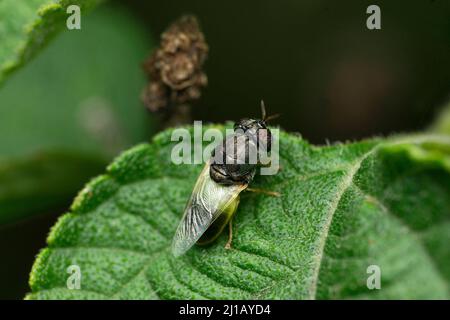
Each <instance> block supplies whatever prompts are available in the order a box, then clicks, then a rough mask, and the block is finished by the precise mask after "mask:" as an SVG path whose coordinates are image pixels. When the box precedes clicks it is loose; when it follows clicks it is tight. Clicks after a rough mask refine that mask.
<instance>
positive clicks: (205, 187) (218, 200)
mask: <svg viewBox="0 0 450 320" xmlns="http://www.w3.org/2000/svg"><path fill="white" fill-rule="evenodd" d="M209 166H210V164H209V162H208V163H206V165H205V167H204V168H203V170H202V172H201V174H200V176H199V177H198V179H197V182H196V184H195V187H194V190H193V191H192V195H191V198H190V200H189V202H188V204H187V206H186V209H185V211H184V215H183V218H182V219H181V222H180V224H179V225H178V229H177V231H176V232H175V236H174V238H173V242H172V253H173V254H174V255H175V256H180V255H182V254H184V253H185V252H186V251H187V250H189V249H190V248H191V247H192V246H193V245H194V244H195V243H196V242H197V240H198V239H200V237H201V236H202V234H203V233H204V232H205V231H206V230H207V229H208V227H209V226H210V225H211V224H212V223H213V222H214V221H215V220H216V219H217V217H218V216H219V215H220V214H221V213H222V212H223V210H224V209H225V208H226V207H227V206H228V205H229V204H230V203H231V202H232V201H233V200H234V199H236V197H237V196H238V195H239V193H240V192H241V191H242V190H244V189H245V188H246V187H247V185H246V184H240V185H220V184H218V183H216V182H215V181H214V180H212V179H211V177H210V175H209Z"/></svg>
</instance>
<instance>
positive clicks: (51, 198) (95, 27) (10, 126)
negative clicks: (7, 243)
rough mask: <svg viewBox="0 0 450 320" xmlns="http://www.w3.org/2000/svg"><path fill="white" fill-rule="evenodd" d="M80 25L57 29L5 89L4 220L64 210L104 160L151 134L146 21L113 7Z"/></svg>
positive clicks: (1, 124)
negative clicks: (144, 98) (146, 103)
mask: <svg viewBox="0 0 450 320" xmlns="http://www.w3.org/2000/svg"><path fill="white" fill-rule="evenodd" d="M2 3H3V2H0V6H1V5H2ZM19 3H22V2H21V1H19V2H17V4H19ZM57 6H59V4H58V5H57ZM13 16H14V15H13ZM81 26H82V29H81V30H72V31H67V30H66V31H65V32H62V33H61V34H59V35H58V36H57V37H56V38H55V39H54V41H52V43H50V44H49V46H47V47H46V48H45V49H43V50H42V52H41V53H40V54H39V56H37V57H36V58H35V59H33V61H30V63H29V64H28V65H27V66H26V67H24V68H22V69H20V70H19V71H18V72H17V73H15V74H14V76H13V77H11V78H10V79H9V81H8V82H7V83H5V85H4V86H3V87H1V88H0V137H1V139H0V150H1V151H0V163H1V166H2V168H4V169H0V189H1V190H4V191H3V192H2V193H1V195H0V198H1V200H0V224H1V223H2V222H6V221H12V220H14V219H20V218H24V217H26V216H27V215H33V214H41V213H42V212H46V211H47V212H48V211H49V210H53V209H56V208H57V209H60V207H59V206H60V205H61V204H67V203H68V202H69V201H70V200H71V199H72V198H73V197H74V195H75V194H76V192H77V191H78V190H79V189H80V187H81V186H82V183H83V181H84V182H85V181H86V180H88V179H89V178H91V177H93V176H95V175H97V174H99V173H101V167H100V164H99V160H98V159H102V161H106V162H102V163H107V162H108V161H109V159H111V158H112V157H113V156H114V155H116V154H117V153H118V152H119V151H121V150H124V149H126V148H128V147H130V146H132V145H134V144H136V143H138V142H140V141H143V140H145V139H146V137H147V136H148V135H149V133H150V131H151V130H150V129H151V122H150V121H148V120H149V117H148V115H147V114H146V110H145V108H144V107H143V106H142V105H141V103H140V101H139V95H140V91H141V89H142V87H143V86H144V85H145V78H144V76H143V72H142V70H141V68H140V64H141V62H142V61H143V59H144V58H145V56H146V54H147V53H148V50H149V46H150V45H151V41H150V39H149V37H148V35H147V34H146V32H145V31H144V28H143V26H141V25H140V24H139V23H138V22H136V19H134V17H132V15H131V14H130V13H129V12H127V11H126V10H125V9H124V8H122V7H110V6H102V7H99V8H98V9H97V10H95V12H92V13H91V14H89V15H87V14H86V15H84V11H83V12H82V20H81ZM123 34H127V36H126V37H124V36H123ZM56 150H59V152H58V153H63V154H66V156H65V157H61V156H55V155H54V154H55V151H56ZM43 154H44V155H46V156H45V157H48V159H49V161H50V162H51V165H52V166H53V167H52V169H51V170H50V169H49V170H47V169H46V171H45V172H46V175H43V174H42V166H45V164H44V163H43V162H41V161H38V162H39V163H38V164H36V159H37V158H41V157H42V155H43ZM58 159H60V160H64V159H65V160H64V162H58V161H57V160H58ZM94 159H96V160H94ZM6 168H8V169H6ZM8 170H12V172H9V171H8ZM20 170H23V171H20ZM81 170H83V171H81ZM13 176H14V177H15V179H11V177H13ZM19 179H20V180H19ZM39 179H40V180H39ZM66 179H73V181H67V180H66ZM21 180H23V181H21ZM56 183H60V190H59V191H58V186H57V185H56ZM39 185H41V187H40V188H39V187H38V186H39ZM16 188H19V189H20V192H16V191H14V190H16ZM55 192H56V193H55ZM58 192H60V193H58ZM56 195H58V196H56ZM8 197H11V198H8ZM20 197H22V198H20ZM32 199H34V200H33V201H31V200H32Z"/></svg>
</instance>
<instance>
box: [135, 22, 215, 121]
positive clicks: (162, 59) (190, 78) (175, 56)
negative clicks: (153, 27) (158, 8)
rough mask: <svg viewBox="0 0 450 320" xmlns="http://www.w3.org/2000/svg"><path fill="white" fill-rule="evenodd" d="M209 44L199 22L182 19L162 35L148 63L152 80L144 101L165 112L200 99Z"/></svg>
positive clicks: (143, 96) (155, 110)
mask: <svg viewBox="0 0 450 320" xmlns="http://www.w3.org/2000/svg"><path fill="white" fill-rule="evenodd" d="M207 54H208V45H207V44H206V42H205V38H204V36H203V33H202V32H201V31H200V28H199V25H198V22H197V19H196V18H195V17H193V16H183V17H181V18H180V19H179V20H177V21H175V22H174V23H173V24H172V25H171V26H170V27H169V28H168V29H167V30H166V31H165V32H164V33H163V34H162V35H161V44H160V47H159V48H158V49H157V50H156V51H155V52H154V53H153V54H152V55H151V56H150V57H149V58H148V59H147V61H145V63H144V70H145V71H146V73H147V75H148V78H149V80H150V82H149V84H148V85H147V87H146V88H145V89H144V92H143V95H142V100H143V102H144V104H145V105H146V107H147V108H148V109H149V110H150V111H152V112H157V111H165V112H167V111H168V110H169V109H172V108H176V106H179V105H182V104H187V103H190V102H192V101H195V100H197V99H198V98H200V96H201V89H202V88H203V87H205V86H206V85H207V82H208V81H207V77H206V74H205V73H204V72H203V71H202V67H203V63H204V62H205V60H206V57H207Z"/></svg>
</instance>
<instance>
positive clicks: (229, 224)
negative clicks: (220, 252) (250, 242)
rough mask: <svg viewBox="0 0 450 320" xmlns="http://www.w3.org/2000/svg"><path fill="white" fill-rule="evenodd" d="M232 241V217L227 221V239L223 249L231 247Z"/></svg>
mask: <svg viewBox="0 0 450 320" xmlns="http://www.w3.org/2000/svg"><path fill="white" fill-rule="evenodd" d="M232 241H233V217H232V218H231V219H230V221H229V222H228V241H227V243H226V244H225V249H231V242H232Z"/></svg>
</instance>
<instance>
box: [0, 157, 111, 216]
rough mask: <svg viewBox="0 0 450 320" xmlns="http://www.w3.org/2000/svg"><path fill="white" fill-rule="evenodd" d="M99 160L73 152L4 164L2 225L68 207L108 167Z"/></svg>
mask: <svg viewBox="0 0 450 320" xmlns="http://www.w3.org/2000/svg"><path fill="white" fill-rule="evenodd" d="M104 164H105V161H104V160H103V159H99V158H98V157H92V156H90V155H82V154H78V153H70V152H67V153H66V152H56V151H55V152H45V153H36V154H34V155H32V156H30V157H28V158H22V159H20V158H19V159H17V160H16V159H9V160H8V161H5V162H2V161H0V208H1V214H0V224H3V223H6V222H10V221H15V220H18V219H20V218H22V217H24V216H26V215H27V214H28V213H29V212H30V208H32V210H33V211H35V212H39V211H44V210H48V209H49V208H55V207H58V206H61V207H62V206H64V205H67V200H68V199H70V197H72V196H73V194H74V190H77V189H79V188H80V187H82V186H83V183H84V182H85V181H86V180H88V179H90V178H91V177H92V176H93V175H95V174H97V173H98V172H99V171H100V168H102V167H104Z"/></svg>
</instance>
